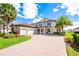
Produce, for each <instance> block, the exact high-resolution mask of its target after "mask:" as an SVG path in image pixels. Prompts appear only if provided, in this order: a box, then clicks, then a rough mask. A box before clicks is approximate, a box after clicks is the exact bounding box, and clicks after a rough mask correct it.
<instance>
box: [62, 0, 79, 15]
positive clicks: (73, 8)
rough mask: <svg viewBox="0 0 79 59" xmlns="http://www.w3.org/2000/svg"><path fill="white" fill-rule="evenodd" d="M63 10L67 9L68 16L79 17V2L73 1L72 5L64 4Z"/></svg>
mask: <svg viewBox="0 0 79 59" xmlns="http://www.w3.org/2000/svg"><path fill="white" fill-rule="evenodd" d="M61 8H67V10H66V13H67V15H71V16H74V15H79V3H77V2H76V3H74V2H71V1H70V3H65V2H63V3H62V5H61Z"/></svg>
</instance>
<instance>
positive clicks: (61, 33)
mask: <svg viewBox="0 0 79 59" xmlns="http://www.w3.org/2000/svg"><path fill="white" fill-rule="evenodd" d="M54 34H55V35H61V36H63V35H65V32H54Z"/></svg>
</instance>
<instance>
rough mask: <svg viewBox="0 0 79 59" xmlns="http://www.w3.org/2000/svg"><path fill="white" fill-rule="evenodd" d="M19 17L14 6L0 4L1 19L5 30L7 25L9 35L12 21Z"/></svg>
mask: <svg viewBox="0 0 79 59" xmlns="http://www.w3.org/2000/svg"><path fill="white" fill-rule="evenodd" d="M16 15H17V12H16V9H15V7H14V6H13V5H12V4H9V3H0V18H1V19H2V21H3V28H4V26H5V25H6V28H7V33H8V25H9V23H10V22H11V21H12V20H15V18H16Z"/></svg>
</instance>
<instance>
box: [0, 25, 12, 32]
mask: <svg viewBox="0 0 79 59" xmlns="http://www.w3.org/2000/svg"><path fill="white" fill-rule="evenodd" d="M4 31H5V33H6V32H7V28H6V26H5V30H4ZM8 32H11V27H10V26H8ZM0 33H3V25H0Z"/></svg>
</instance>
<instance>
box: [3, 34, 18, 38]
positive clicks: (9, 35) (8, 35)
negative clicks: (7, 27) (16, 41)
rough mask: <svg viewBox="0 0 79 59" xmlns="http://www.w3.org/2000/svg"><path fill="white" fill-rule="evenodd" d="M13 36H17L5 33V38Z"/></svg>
mask: <svg viewBox="0 0 79 59" xmlns="http://www.w3.org/2000/svg"><path fill="white" fill-rule="evenodd" d="M13 37H16V35H15V34H5V35H4V38H13Z"/></svg>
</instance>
